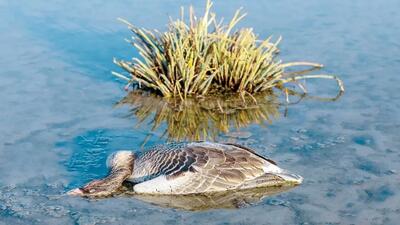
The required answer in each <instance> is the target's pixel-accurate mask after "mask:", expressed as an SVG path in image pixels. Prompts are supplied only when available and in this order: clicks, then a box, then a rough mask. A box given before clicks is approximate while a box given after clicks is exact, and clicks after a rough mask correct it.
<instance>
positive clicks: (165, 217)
mask: <svg viewBox="0 0 400 225" xmlns="http://www.w3.org/2000/svg"><path fill="white" fill-rule="evenodd" d="M192 2H193V4H194V5H195V6H196V8H199V9H200V8H202V6H203V5H204V3H202V1H192ZM190 3H191V1H173V2H172V1H161V0H157V1H118V2H114V1H95V0H89V1H75V0H72V1H71V0H70V1H63V0H57V1H51V2H49V1H28V0H21V1H11V0H10V1H7V0H1V1H0V31H1V35H0V103H1V104H0V224H140V225H144V224H152V225H153V224H154V225H156V224H221V225H222V224H398V223H399V222H398V221H399V220H400V204H399V202H400V175H399V173H400V138H399V131H400V116H399V115H400V89H399V84H400V55H399V52H400V38H399V37H400V23H399V22H398V21H400V13H399V12H398V10H399V8H400V2H399V1H398V0H386V1H364V0H355V1H340V0H331V1H320V0H310V1H299V0H294V1H291V0H283V1H234V2H233V1H229V2H228V1H218V2H217V3H216V4H215V9H216V12H217V13H218V14H219V15H220V16H223V17H226V18H229V17H231V15H232V14H233V12H234V11H235V9H237V8H239V7H240V6H243V7H244V10H245V11H246V12H248V16H247V17H246V19H245V20H244V21H243V22H242V23H241V24H240V25H241V26H253V27H254V29H255V31H256V32H257V33H259V34H260V37H262V38H265V37H267V36H268V35H270V34H275V35H282V36H283V37H284V39H283V42H282V45H281V48H282V52H281V57H282V59H283V60H285V61H291V60H307V61H316V62H320V63H323V64H324V65H326V68H324V69H323V71H322V72H324V73H332V74H337V75H339V76H340V77H341V78H342V79H343V80H344V83H345V85H346V93H345V95H344V96H342V98H340V99H339V100H338V101H336V102H330V103H326V102H320V101H315V100H305V101H303V102H301V103H299V104H296V105H293V106H290V107H289V108H288V111H287V115H286V116H285V115H284V111H285V109H284V108H283V107H280V108H279V112H280V116H279V118H276V119H274V121H273V123H272V124H271V125H267V126H260V125H258V124H252V125H250V126H248V127H246V128H242V129H241V130H240V132H241V133H239V134H237V133H236V135H231V136H230V137H227V136H226V135H220V137H219V138H220V139H221V140H224V139H232V138H233V139H234V141H237V142H238V143H242V144H245V145H247V146H250V147H252V148H254V149H256V150H257V151H258V152H259V153H261V154H263V155H267V156H269V157H271V158H272V159H274V160H275V161H277V162H278V163H279V164H280V165H281V166H282V167H283V168H286V169H289V170H291V171H294V172H296V173H298V174H301V175H302V176H303V177H304V178H305V181H304V183H303V184H302V185H301V186H299V187H297V188H294V189H292V190H289V191H287V192H283V193H281V194H277V195H273V196H271V197H268V198H265V199H264V200H262V201H261V202H259V203H257V204H254V205H253V206H250V207H245V208H241V209H212V210H207V211H200V212H191V211H184V210H177V209H171V208H165V207H159V206H156V205H153V204H149V203H145V202H143V201H140V200H138V199H135V198H128V197H116V198H111V199H103V200H96V201H89V200H85V199H80V198H70V197H65V196H64V197H63V196H61V194H62V193H64V192H65V191H66V190H69V189H70V188H72V187H76V186H79V185H82V184H84V183H85V182H87V181H88V180H90V179H93V178H98V177H101V176H103V175H104V174H105V173H106V167H105V159H106V157H107V155H108V154H109V153H111V152H114V151H116V150H119V149H135V150H139V149H140V146H141V144H142V142H143V140H145V139H146V138H148V140H147V144H146V146H151V145H153V144H158V143H163V142H165V139H164V138H160V137H161V135H162V127H161V130H157V131H155V132H151V131H150V128H151V124H149V123H142V124H141V125H140V126H139V127H135V124H136V123H137V118H136V117H134V116H129V110H130V109H129V107H118V108H115V107H114V104H115V103H116V102H118V101H119V100H120V99H121V98H123V97H124V96H125V95H126V93H125V92H124V91H123V90H122V87H123V83H121V82H120V81H118V80H116V79H114V78H113V77H112V76H111V75H110V71H111V70H119V68H117V67H116V66H115V65H113V64H112V58H113V57H114V56H115V57H119V58H128V57H132V56H134V55H135V54H136V53H135V52H134V51H133V50H132V49H131V48H130V47H128V45H127V43H125V42H124V41H123V39H124V38H125V37H128V36H129V35H130V33H129V32H128V30H127V29H126V27H125V26H124V25H121V24H120V23H118V22H117V21H116V18H117V17H123V18H126V19H128V20H129V21H131V22H132V23H134V24H136V25H138V26H143V27H147V28H158V29H160V30H163V29H164V28H165V23H166V21H167V20H168V16H177V15H178V11H179V10H178V9H179V6H180V5H186V6H187V5H189V4H190ZM307 84H308V88H309V89H310V90H311V92H313V93H321V94H324V95H325V94H326V95H332V94H333V95H334V94H335V84H334V82H331V81H312V82H308V83H307ZM161 126H163V125H161ZM164 126H165V125H164Z"/></svg>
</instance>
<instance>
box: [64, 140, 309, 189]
mask: <svg viewBox="0 0 400 225" xmlns="http://www.w3.org/2000/svg"><path fill="white" fill-rule="evenodd" d="M107 164H108V166H109V168H110V174H109V175H108V176H107V177H105V178H103V179H100V180H94V181H92V182H90V183H88V184H87V185H85V186H84V187H81V188H76V189H73V190H71V191H69V192H68V194H70V195H78V196H85V197H100V196H107V195H110V194H112V193H113V192H114V191H116V190H117V189H118V188H120V187H121V185H122V183H123V182H124V181H128V182H131V183H133V191H134V192H135V193H138V194H174V195H182V194H197V193H212V192H220V191H227V190H238V189H239V190H243V189H249V188H256V187H268V186H282V185H287V184H290V185H297V184H300V183H301V182H302V180H303V178H302V177H300V176H298V175H295V174H291V173H289V172H288V171H286V170H283V169H281V168H279V167H278V166H277V165H276V163H275V162H274V161H272V160H270V159H267V158H265V157H263V156H261V155H259V154H257V153H256V152H255V151H253V150H251V149H248V148H246V147H244V146H241V145H238V144H229V143H227V144H219V143H212V142H191V143H172V144H166V145H159V146H156V147H153V148H152V149H151V150H149V151H146V152H144V153H133V152H131V151H118V152H116V153H114V154H113V155H111V156H110V157H109V159H108V163H107Z"/></svg>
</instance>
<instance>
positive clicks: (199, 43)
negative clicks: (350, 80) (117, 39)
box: [113, 0, 344, 98]
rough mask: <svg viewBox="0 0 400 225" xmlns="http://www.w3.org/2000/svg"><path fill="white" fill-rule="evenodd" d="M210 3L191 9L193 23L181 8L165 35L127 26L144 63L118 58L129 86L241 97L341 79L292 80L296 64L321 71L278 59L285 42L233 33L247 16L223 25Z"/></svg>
mask: <svg viewBox="0 0 400 225" xmlns="http://www.w3.org/2000/svg"><path fill="white" fill-rule="evenodd" d="M211 7H212V2H211V1H209V0H208V1H207V4H206V9H205V13H204V15H203V16H202V17H201V18H197V17H196V16H195V13H194V10H193V8H192V7H190V10H189V15H188V18H189V19H188V22H186V21H185V14H184V10H183V8H182V10H181V18H180V19H177V20H172V19H171V22H170V24H169V27H168V30H167V31H166V32H158V31H154V32H152V31H149V30H146V29H143V28H138V27H135V26H134V25H132V24H130V23H129V22H127V21H125V20H122V19H120V20H121V21H122V22H124V23H126V24H127V25H128V27H129V29H130V30H131V31H132V32H133V34H134V36H133V37H132V40H128V41H129V42H130V43H131V44H132V45H133V46H134V47H135V48H136V49H137V50H138V52H139V54H140V56H141V59H138V58H134V59H133V60H132V61H123V60H120V61H118V60H114V62H115V63H116V64H117V65H119V66H120V67H122V68H123V69H124V70H126V71H127V72H128V73H129V74H130V77H126V76H124V75H122V74H119V73H116V72H113V74H114V75H116V76H118V77H120V78H123V79H125V80H127V81H128V85H130V84H132V83H138V84H139V86H141V87H145V88H147V89H150V90H153V91H155V92H156V93H159V94H160V95H162V96H164V97H171V96H174V97H178V96H179V97H180V98H186V97H187V96H205V95H209V94H214V93H221V92H237V93H241V94H242V95H245V94H255V93H259V92H264V91H266V90H269V89H271V88H273V87H276V86H282V84H284V83H287V82H294V81H296V80H299V79H306V78H329V79H336V80H337V81H338V84H339V86H340V89H341V91H343V90H344V89H343V84H342V83H341V81H340V80H339V79H337V78H336V77H335V76H332V75H322V76H321V75H312V76H308V77H307V76H287V74H285V68H287V67H291V66H298V65H304V66H312V67H322V65H320V64H315V63H309V62H294V63H282V62H281V61H280V60H278V59H276V56H277V54H278V52H279V49H278V44H279V42H280V40H281V39H280V38H278V40H276V41H274V42H273V41H271V37H269V38H267V39H266V40H264V41H259V40H258V39H257V35H256V34H255V33H254V32H253V30H252V29H251V28H242V29H238V30H234V28H235V26H236V24H237V23H238V22H239V21H240V20H241V19H242V18H243V17H244V16H245V14H242V13H241V12H240V10H238V11H237V12H236V13H235V15H234V16H233V18H232V19H231V20H230V21H229V23H227V24H223V23H222V20H221V21H218V20H217V19H216V15H215V14H214V13H212V12H211Z"/></svg>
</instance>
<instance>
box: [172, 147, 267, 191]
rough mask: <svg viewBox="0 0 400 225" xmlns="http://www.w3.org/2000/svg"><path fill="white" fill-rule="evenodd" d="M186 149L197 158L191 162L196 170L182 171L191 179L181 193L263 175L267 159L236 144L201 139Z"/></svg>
mask: <svg viewBox="0 0 400 225" xmlns="http://www.w3.org/2000/svg"><path fill="white" fill-rule="evenodd" d="M185 151H186V152H188V153H189V154H190V155H191V156H192V157H193V158H195V159H196V161H195V162H194V163H193V164H192V165H191V166H192V167H193V170H194V171H196V172H195V173H193V172H186V173H185V174H182V175H184V176H188V177H189V178H190V179H186V183H185V185H182V188H180V190H177V191H178V193H194V192H196V193H199V192H214V191H224V190H230V189H236V188H240V187H241V186H242V185H246V184H247V183H248V182H249V181H251V180H254V179H256V178H258V177H260V176H262V175H264V170H263V166H264V164H265V162H266V161H265V159H264V158H261V157H259V156H258V155H255V154H254V153H252V152H251V151H248V150H246V149H243V148H240V147H237V146H234V145H215V144H207V143H199V144H193V145H189V146H188V147H187V148H186V149H185ZM170 178H172V179H174V177H170Z"/></svg>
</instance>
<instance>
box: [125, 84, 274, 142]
mask: <svg viewBox="0 0 400 225" xmlns="http://www.w3.org/2000/svg"><path fill="white" fill-rule="evenodd" d="M125 104H128V105H131V106H133V108H132V113H133V114H134V115H135V116H136V118H137V119H138V121H139V122H138V125H140V124H141V123H143V122H144V121H149V120H150V121H151V123H152V130H156V129H157V128H159V127H160V125H161V124H162V123H164V122H165V123H166V126H167V128H166V130H165V133H164V135H167V137H168V139H169V140H206V139H211V140H213V139H214V138H215V137H216V136H217V135H218V134H219V133H221V132H224V133H226V132H229V131H230V130H231V129H233V128H234V129H238V128H241V127H245V126H248V125H250V124H254V123H258V124H264V123H265V122H266V121H267V122H269V123H271V122H272V120H273V119H274V118H276V117H278V116H279V111H278V107H279V104H278V101H277V97H276V96H275V95H274V94H273V93H271V94H270V95H268V96H265V95H254V96H243V97H237V95H236V96H213V97H207V98H187V99H185V100H182V99H176V98H168V99H166V98H162V97H160V96H158V95H155V94H150V93H148V92H145V91H142V90H135V91H132V92H130V93H129V95H128V96H126V97H125V98H123V99H122V100H121V101H120V102H119V103H118V104H117V105H125Z"/></svg>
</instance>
